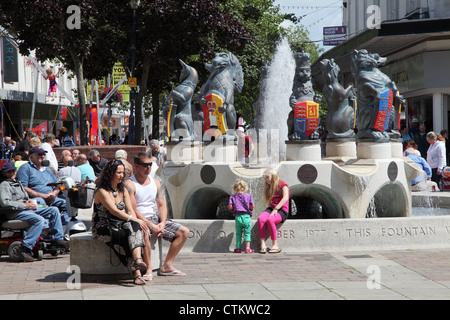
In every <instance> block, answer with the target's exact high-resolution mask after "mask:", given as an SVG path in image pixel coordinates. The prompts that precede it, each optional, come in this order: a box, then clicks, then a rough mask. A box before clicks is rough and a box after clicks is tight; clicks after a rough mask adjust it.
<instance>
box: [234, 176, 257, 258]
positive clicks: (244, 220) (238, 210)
mask: <svg viewBox="0 0 450 320" xmlns="http://www.w3.org/2000/svg"><path fill="white" fill-rule="evenodd" d="M247 191H248V185H247V182H245V181H244V180H242V179H237V180H236V181H235V182H234V185H233V193H234V194H233V195H232V196H231V197H230V201H229V203H228V209H229V210H230V211H231V212H232V213H233V215H234V216H235V220H234V221H235V224H236V249H235V250H234V252H235V253H241V246H242V229H243V230H244V242H245V253H253V252H254V250H252V249H250V241H251V229H252V214H253V212H252V211H253V207H254V204H253V197H252V195H251V194H249V193H247Z"/></svg>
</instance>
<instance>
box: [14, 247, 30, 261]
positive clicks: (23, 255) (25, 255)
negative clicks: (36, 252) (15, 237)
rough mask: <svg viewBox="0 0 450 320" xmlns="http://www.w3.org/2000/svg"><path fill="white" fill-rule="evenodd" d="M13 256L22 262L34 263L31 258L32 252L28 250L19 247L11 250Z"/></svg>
mask: <svg viewBox="0 0 450 320" xmlns="http://www.w3.org/2000/svg"><path fill="white" fill-rule="evenodd" d="M13 251H14V255H15V256H16V257H18V258H19V259H20V261H23V262H34V258H33V256H32V252H31V250H30V249H28V248H26V247H24V246H22V245H20V246H17V247H15V248H14V249H13Z"/></svg>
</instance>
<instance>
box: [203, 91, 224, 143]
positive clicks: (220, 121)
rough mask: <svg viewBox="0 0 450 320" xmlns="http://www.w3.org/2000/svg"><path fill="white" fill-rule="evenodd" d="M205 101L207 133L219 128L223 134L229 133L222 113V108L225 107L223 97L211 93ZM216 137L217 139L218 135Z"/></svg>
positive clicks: (204, 116) (205, 126) (204, 115)
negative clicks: (213, 128)
mask: <svg viewBox="0 0 450 320" xmlns="http://www.w3.org/2000/svg"><path fill="white" fill-rule="evenodd" d="M205 100H206V105H203V106H202V110H203V119H204V130H205V132H207V131H208V130H210V129H211V128H212V127H217V129H218V130H219V131H220V132H221V133H222V134H225V133H227V129H226V127H225V117H224V113H223V112H221V111H220V108H222V107H223V97H222V95H221V94H217V93H210V94H208V95H206V96H205ZM219 135H220V134H219ZM215 136H216V137H217V136H218V135H217V134H215Z"/></svg>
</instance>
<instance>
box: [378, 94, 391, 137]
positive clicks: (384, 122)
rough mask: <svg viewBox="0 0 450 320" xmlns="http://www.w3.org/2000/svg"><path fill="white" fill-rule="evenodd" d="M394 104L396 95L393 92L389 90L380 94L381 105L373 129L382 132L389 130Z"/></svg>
mask: <svg viewBox="0 0 450 320" xmlns="http://www.w3.org/2000/svg"><path fill="white" fill-rule="evenodd" d="M393 104H394V94H393V93H392V91H391V90H389V89H387V90H386V91H384V92H382V93H381V94H380V103H379V105H378V112H377V117H376V119H375V124H374V126H373V129H376V130H379V131H381V132H384V131H386V130H387V129H388V127H389V120H390V117H391V113H392V112H393Z"/></svg>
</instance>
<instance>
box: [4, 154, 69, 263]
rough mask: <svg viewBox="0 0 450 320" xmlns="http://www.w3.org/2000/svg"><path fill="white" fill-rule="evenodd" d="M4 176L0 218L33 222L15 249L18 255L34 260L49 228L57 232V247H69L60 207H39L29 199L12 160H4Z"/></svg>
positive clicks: (22, 258)
mask: <svg viewBox="0 0 450 320" xmlns="http://www.w3.org/2000/svg"><path fill="white" fill-rule="evenodd" d="M1 175H2V180H3V181H2V182H1V183H0V207H1V210H0V215H1V216H0V219H3V220H13V219H14V220H22V221H26V222H28V223H29V224H30V228H29V229H28V230H27V232H26V233H25V237H24V239H23V241H22V244H21V245H20V246H18V247H16V248H15V250H16V252H15V255H16V256H17V257H19V258H21V260H22V261H26V262H32V261H34V258H33V256H32V250H33V247H34V245H35V244H36V242H37V241H38V239H39V237H40V235H41V233H42V231H43V229H44V228H46V227H49V228H50V229H53V232H56V233H55V235H54V239H55V240H54V241H53V244H54V245H55V247H58V248H67V247H68V242H67V241H65V240H64V236H63V227H62V223H61V216H60V214H59V210H58V208H57V207H43V208H38V205H37V203H36V202H33V201H31V200H30V199H29V197H28V194H27V192H26V191H25V189H24V187H23V185H22V183H21V182H20V181H19V180H18V179H16V167H15V166H14V164H13V163H11V162H7V163H5V164H4V165H3V167H2V169H1ZM46 220H48V221H46ZM44 231H49V230H44Z"/></svg>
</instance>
